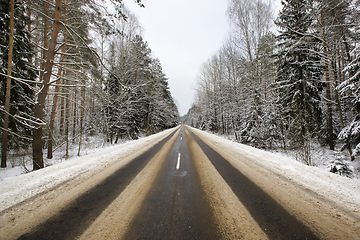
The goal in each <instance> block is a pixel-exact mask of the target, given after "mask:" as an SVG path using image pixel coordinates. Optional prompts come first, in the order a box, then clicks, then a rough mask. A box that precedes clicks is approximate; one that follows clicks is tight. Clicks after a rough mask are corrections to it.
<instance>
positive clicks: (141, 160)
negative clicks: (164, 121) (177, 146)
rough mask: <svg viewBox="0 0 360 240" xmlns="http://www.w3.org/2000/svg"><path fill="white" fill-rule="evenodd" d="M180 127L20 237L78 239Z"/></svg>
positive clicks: (38, 239)
mask: <svg viewBox="0 0 360 240" xmlns="http://www.w3.org/2000/svg"><path fill="white" fill-rule="evenodd" d="M177 131H178V129H176V130H174V131H173V132H172V133H171V134H169V135H168V136H167V137H166V138H164V139H163V140H161V141H160V142H159V143H157V144H156V145H155V146H154V147H152V148H151V149H149V150H148V151H146V152H145V153H143V154H142V155H140V156H138V157H137V158H135V159H134V160H133V161H131V162H130V163H128V164H127V165H125V166H124V167H122V168H120V169H119V170H117V171H116V172H115V173H113V174H112V175H111V176H109V177H108V178H106V179H105V180H104V181H103V182H101V183H99V184H98V185H97V186H96V187H94V188H93V189H90V190H89V191H87V192H86V193H85V194H83V195H81V196H79V197H78V198H76V199H75V200H74V201H73V202H71V203H70V204H69V205H68V206H67V207H66V208H64V209H62V210H61V211H60V212H59V213H58V214H56V215H55V216H53V217H51V218H50V219H48V220H47V221H45V222H44V223H41V224H39V225H37V226H35V227H34V228H33V229H31V230H30V231H29V232H28V233H26V234H23V235H22V236H20V237H19V238H18V239H37V240H41V239H75V238H76V237H77V236H80V235H81V234H82V233H83V232H84V231H85V230H86V229H87V228H88V227H89V226H90V225H91V223H92V222H93V221H95V219H96V218H97V217H98V216H99V215H100V214H101V213H102V212H103V211H104V210H105V209H106V208H107V207H108V206H109V205H110V204H111V203H112V202H113V201H114V200H115V199H116V198H117V197H118V196H119V195H120V193H121V192H122V191H123V190H124V189H125V188H126V186H127V185H128V184H129V183H130V182H131V181H132V180H133V179H134V178H135V177H136V175H137V174H138V173H139V172H140V171H141V170H142V169H143V168H144V167H145V166H146V165H147V163H148V162H149V161H150V160H151V159H152V157H153V156H154V155H155V154H156V153H157V152H158V151H159V150H160V149H161V148H162V146H163V145H164V144H165V143H166V142H167V141H168V140H169V139H170V138H171V137H172V136H174V134H175V133H176V132H177Z"/></svg>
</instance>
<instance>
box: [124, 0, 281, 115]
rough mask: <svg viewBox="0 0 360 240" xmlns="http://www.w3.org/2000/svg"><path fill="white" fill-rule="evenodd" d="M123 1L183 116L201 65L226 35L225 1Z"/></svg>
mask: <svg viewBox="0 0 360 240" xmlns="http://www.w3.org/2000/svg"><path fill="white" fill-rule="evenodd" d="M278 1H280V0H278ZM123 2H124V4H125V5H126V7H127V8H129V9H130V10H131V11H132V12H133V13H135V15H136V16H137V18H138V19H139V22H140V24H141V26H142V27H143V29H144V32H143V35H144V39H145V41H147V42H148V45H149V47H150V49H151V50H152V53H153V57H156V58H159V59H160V62H161V65H162V67H163V71H164V73H165V74H166V76H167V77H168V79H169V85H170V91H171V94H172V96H173V97H174V99H175V101H176V102H177V104H178V107H179V111H180V115H184V114H186V113H187V111H188V109H189V108H190V107H191V104H192V103H193V101H194V88H195V86H196V77H197V74H198V73H199V70H200V66H201V65H202V64H203V63H204V62H205V61H207V60H208V59H209V58H210V57H211V56H212V55H214V54H215V53H216V52H217V51H218V50H219V49H220V47H221V46H222V43H223V42H224V41H225V39H226V37H227V35H228V31H229V22H228V18H227V15H226V11H227V3H228V0H143V3H144V5H145V8H140V7H138V6H137V4H135V3H134V0H124V1H123Z"/></svg>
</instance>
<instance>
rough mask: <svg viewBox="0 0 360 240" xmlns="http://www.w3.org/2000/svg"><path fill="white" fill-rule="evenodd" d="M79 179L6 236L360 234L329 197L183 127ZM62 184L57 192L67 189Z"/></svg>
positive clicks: (311, 236) (336, 236) (315, 236)
mask: <svg viewBox="0 0 360 240" xmlns="http://www.w3.org/2000/svg"><path fill="white" fill-rule="evenodd" d="M87 181H89V182H91V181H93V183H91V184H90V183H86V184H85V182H87ZM81 184H82V185H84V184H85V185H84V186H88V187H87V188H84V187H83V188H84V189H86V190H84V191H83V192H81V193H79V194H78V195H77V196H73V197H72V198H71V200H69V201H68V202H67V203H66V204H63V205H61V206H60V205H59V208H58V209H57V208H56V207H54V206H53V209H52V210H51V211H47V212H46V214H45V213H44V214H43V216H42V217H38V218H36V219H35V220H33V221H34V222H32V224H31V227H24V228H21V227H20V228H19V229H22V230H21V231H23V232H21V231H20V230H19V231H14V234H13V235H11V234H9V233H6V234H5V235H3V236H7V237H6V238H5V239H76V238H79V239H357V237H358V236H359V235H358V234H359V232H358V230H356V229H355V228H356V227H357V225H358V224H357V225H356V226H351V223H353V224H354V221H356V220H353V219H352V218H351V216H348V217H347V218H342V219H339V218H338V219H334V218H333V214H332V211H334V206H331V204H329V203H328V202H324V201H322V199H319V198H317V197H316V195H314V194H311V193H304V190H303V189H301V188H299V187H297V186H294V185H293V184H291V183H290V182H287V181H286V180H284V179H281V178H279V177H278V176H274V175H273V174H271V173H269V172H267V171H266V170H264V169H261V167H259V166H257V165H256V164H253V163H251V161H248V160H246V159H245V158H244V159H243V158H242V157H241V156H235V157H234V156H231V154H229V151H227V150H226V149H220V148H217V147H216V145H214V144H213V143H211V141H210V140H209V139H207V138H206V137H204V136H203V135H201V133H200V132H199V131H195V130H194V129H190V128H188V127H185V126H181V127H179V128H177V129H175V130H174V131H173V132H171V133H170V134H169V135H168V136H166V137H165V138H163V139H161V140H159V142H158V143H156V144H155V145H154V146H153V147H151V148H149V149H145V150H144V152H142V153H141V154H139V155H138V156H137V157H135V158H134V159H132V160H131V161H129V162H128V163H127V164H125V165H122V166H121V167H119V168H116V169H114V170H112V171H109V173H108V174H107V175H106V177H103V178H102V179H101V180H99V181H98V180H96V181H95V178H93V177H89V178H87V180H86V181H84V183H81ZM81 184H80V185H81ZM56 191H58V192H57V193H56ZM56 191H54V192H52V193H51V194H61V191H63V192H65V191H66V189H64V190H61V189H60V190H56ZM283 192H284V193H283ZM49 194H50V193H49ZM59 197H61V195H60V196H59ZM64 197H65V194H64ZM42 198H43V201H44V199H46V197H44V196H42ZM34 201H35V200H34ZM314 202H316V203H314ZM44 205H46V201H44ZM34 210H35V209H34ZM336 211H337V212H338V211H340V210H336ZM14 214H15V213H14ZM341 214H343V215H346V213H343V212H342V213H341ZM354 229H355V230H354Z"/></svg>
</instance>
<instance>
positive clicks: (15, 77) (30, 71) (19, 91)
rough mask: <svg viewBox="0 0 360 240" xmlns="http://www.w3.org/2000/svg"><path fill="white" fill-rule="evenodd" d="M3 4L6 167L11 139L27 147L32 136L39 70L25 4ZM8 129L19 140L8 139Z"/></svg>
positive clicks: (1, 94) (0, 40)
mask: <svg viewBox="0 0 360 240" xmlns="http://www.w3.org/2000/svg"><path fill="white" fill-rule="evenodd" d="M10 6H11V9H10ZM0 8H1V12H0V14H1V16H0V31H1V32H2V33H5V34H1V36H0V53H1V57H0V65H1V66H0V67H1V69H0V74H1V75H0V79H1V85H0V102H1V106H5V107H2V108H1V110H2V111H1V117H2V118H1V119H3V121H4V122H3V124H4V127H3V128H2V130H3V139H2V163H1V167H6V158H7V157H6V156H7V146H8V143H9V144H10V146H11V147H12V148H19V147H24V148H26V145H27V144H28V141H29V140H30V135H31V134H30V130H31V124H29V121H28V120H27V119H28V116H29V115H30V114H31V112H32V109H31V108H32V104H33V100H32V98H33V89H34V82H33V79H34V78H35V75H36V71H35V67H34V66H33V64H32V61H31V59H32V57H33V49H32V48H33V46H32V44H31V43H30V42H29V38H30V37H29V36H30V33H29V32H28V30H27V28H26V27H27V24H28V21H29V19H28V18H27V16H26V15H25V8H24V6H23V5H21V3H19V2H16V3H14V2H11V5H9V2H8V1H0ZM9 13H10V15H9ZM5 83H6V87H5ZM5 90H6V93H5ZM10 91H11V92H10ZM9 116H10V119H9ZM8 132H9V133H10V134H11V135H12V136H14V137H16V140H15V139H14V138H12V136H10V139H9V141H8V136H7V135H8Z"/></svg>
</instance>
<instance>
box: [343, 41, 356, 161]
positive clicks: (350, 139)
mask: <svg viewBox="0 0 360 240" xmlns="http://www.w3.org/2000/svg"><path fill="white" fill-rule="evenodd" d="M353 53H354V54H353V56H354V60H353V61H351V62H350V63H349V64H348V65H347V67H346V68H345V69H344V71H345V73H346V74H347V75H348V77H349V78H348V79H347V80H346V81H344V82H343V83H342V84H341V85H340V86H339V89H340V93H341V94H343V95H348V94H350V96H349V97H351V98H352V99H353V101H352V106H353V111H354V112H355V114H356V115H355V117H354V119H353V120H352V122H351V123H350V124H348V125H347V126H345V127H344V128H343V129H342V131H341V132H340V134H339V140H341V141H343V142H344V146H343V147H342V149H345V148H352V149H354V151H353V155H357V154H358V153H359V151H360V47H357V48H356V49H355V50H354V51H353ZM352 160H354V158H352Z"/></svg>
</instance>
